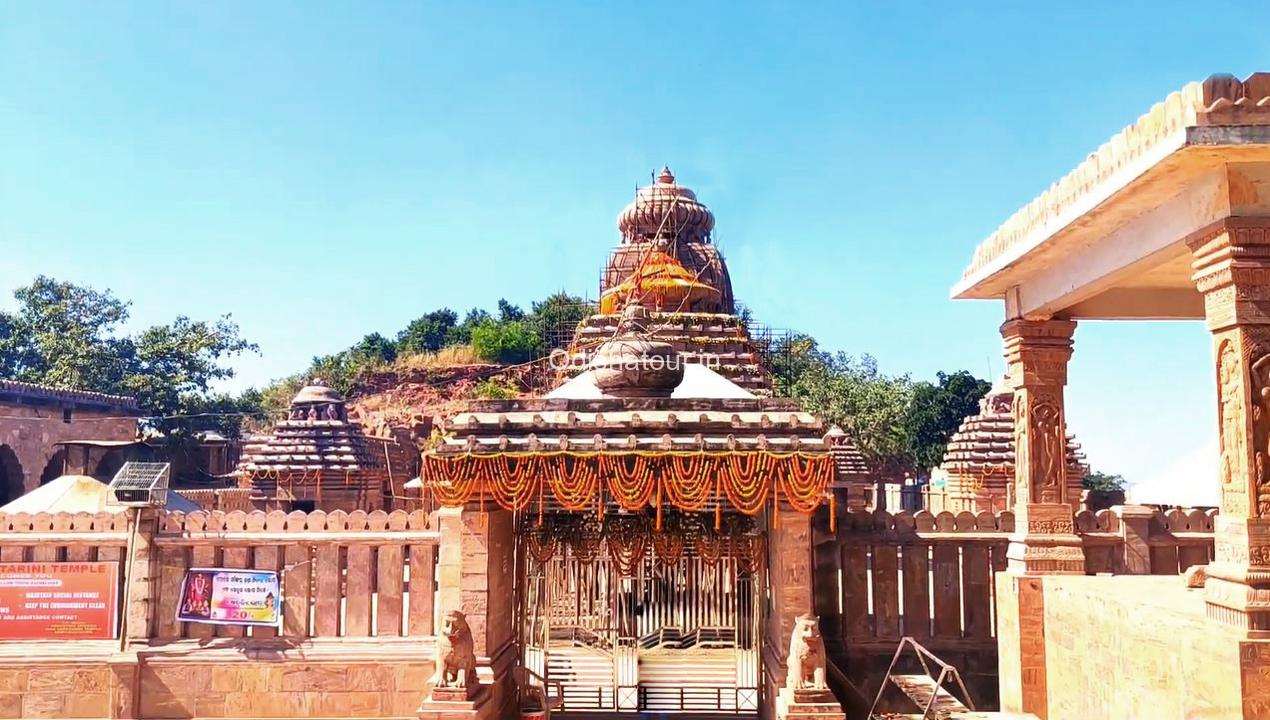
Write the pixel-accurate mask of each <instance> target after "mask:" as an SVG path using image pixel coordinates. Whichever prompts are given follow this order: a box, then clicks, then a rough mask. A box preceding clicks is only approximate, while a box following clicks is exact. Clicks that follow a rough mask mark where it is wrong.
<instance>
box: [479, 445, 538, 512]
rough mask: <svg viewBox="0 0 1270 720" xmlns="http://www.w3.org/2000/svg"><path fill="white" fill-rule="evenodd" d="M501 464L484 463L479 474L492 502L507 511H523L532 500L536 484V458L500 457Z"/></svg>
mask: <svg viewBox="0 0 1270 720" xmlns="http://www.w3.org/2000/svg"><path fill="white" fill-rule="evenodd" d="M501 460H502V462H501V463H499V462H497V461H495V462H488V463H484V472H483V473H482V474H481V476H482V479H483V480H484V481H485V484H486V486H487V487H489V489H490V494H491V495H493V496H494V502H496V503H498V505H499V506H500V507H503V508H506V509H508V510H523V509H525V508H526V507H528V506H529V503H530V501H532V500H533V499H534V493H533V490H534V489H535V488H534V486H535V485H536V484H537V480H538V477H537V472H538V462H537V460H538V459H537V458H534V457H525V458H510V457H506V456H504V457H502V458H501Z"/></svg>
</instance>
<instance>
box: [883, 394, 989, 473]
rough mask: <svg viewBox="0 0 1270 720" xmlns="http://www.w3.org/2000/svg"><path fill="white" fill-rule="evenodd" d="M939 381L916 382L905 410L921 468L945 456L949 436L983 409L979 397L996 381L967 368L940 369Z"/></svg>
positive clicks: (911, 445) (911, 448)
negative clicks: (980, 376)
mask: <svg viewBox="0 0 1270 720" xmlns="http://www.w3.org/2000/svg"><path fill="white" fill-rule="evenodd" d="M937 379H938V381H937V382H935V383H930V382H926V381H921V382H917V383H914V384H913V394H912V397H911V399H910V401H909V406H908V412H907V413H905V419H904V424H905V428H906V433H907V434H908V442H909V448H908V450H909V453H910V454H911V455H912V457H913V462H914V464H915V466H916V469H917V470H918V471H919V472H925V471H928V470H930V469H931V468H933V467H935V466H936V465H938V464H939V463H940V461H941V460H943V457H944V450H945V448H947V446H948V440H949V439H950V438H951V437H952V435H953V433H955V432H956V431H957V428H958V427H959V426H960V425H961V421H962V420H963V419H964V418H965V417H966V416H968V415H973V414H974V413H976V412H978V410H979V400H980V399H981V398H982V397H983V396H984V395H986V394H987V392H988V390H989V389H991V387H992V385H991V383H989V382H988V381H987V380H980V379H979V378H977V377H975V376H974V375H972V374H970V373H969V372H967V371H965V370H958V371H956V372H954V373H944V372H940V373H939V374H938V375H937Z"/></svg>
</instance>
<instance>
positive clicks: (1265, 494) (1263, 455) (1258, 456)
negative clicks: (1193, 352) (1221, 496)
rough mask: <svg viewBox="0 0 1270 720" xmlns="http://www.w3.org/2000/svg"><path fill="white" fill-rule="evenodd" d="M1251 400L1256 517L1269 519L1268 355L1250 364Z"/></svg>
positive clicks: (1269, 426) (1269, 420)
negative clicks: (1254, 446) (1254, 444)
mask: <svg viewBox="0 0 1270 720" xmlns="http://www.w3.org/2000/svg"><path fill="white" fill-rule="evenodd" d="M1252 399H1253V403H1252V405H1253V407H1252V437H1253V442H1255V443H1256V452H1255V454H1254V458H1255V460H1256V467H1255V471H1256V472H1255V475H1254V479H1255V481H1256V488H1257V499H1256V501H1257V515H1259V516H1261V517H1270V478H1267V477H1266V471H1267V468H1266V465H1267V458H1268V457H1270V353H1267V354H1264V355H1262V356H1261V357H1259V358H1257V360H1256V361H1254V362H1253V363H1252Z"/></svg>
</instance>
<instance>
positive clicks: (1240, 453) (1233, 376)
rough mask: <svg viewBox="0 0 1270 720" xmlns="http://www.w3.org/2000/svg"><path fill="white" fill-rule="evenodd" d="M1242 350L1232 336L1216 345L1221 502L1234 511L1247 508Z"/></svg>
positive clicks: (1241, 510)
mask: <svg viewBox="0 0 1270 720" xmlns="http://www.w3.org/2000/svg"><path fill="white" fill-rule="evenodd" d="M1240 391H1241V387H1240V377H1239V354H1238V352H1236V350H1235V348H1234V345H1232V344H1231V342H1230V341H1229V340H1225V341H1223V342H1222V344H1221V346H1220V347H1218V349H1217V404H1218V418H1217V420H1218V442H1219V443H1220V445H1219V449H1220V451H1221V484H1222V504H1223V506H1225V507H1224V509H1227V510H1230V511H1232V512H1245V511H1246V510H1247V503H1246V500H1245V498H1244V497H1243V496H1244V490H1243V489H1242V485H1241V481H1240V477H1241V472H1240V468H1241V466H1242V465H1243V462H1244V461H1243V460H1242V458H1243V457H1245V454H1244V428H1243V412H1242V407H1241V403H1240Z"/></svg>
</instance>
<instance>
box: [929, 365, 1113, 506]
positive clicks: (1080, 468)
mask: <svg viewBox="0 0 1270 720" xmlns="http://www.w3.org/2000/svg"><path fill="white" fill-rule="evenodd" d="M1013 405H1014V391H1013V390H1011V389H1010V387H1009V386H1008V385H1006V384H1005V383H1004V382H999V383H997V384H996V385H994V386H993V387H992V389H991V390H989V391H988V394H987V395H985V396H984V397H983V399H982V400H980V401H979V412H978V413H976V414H974V415H971V416H970V417H967V418H966V419H965V420H963V421H962V422H961V426H960V427H958V428H957V432H956V433H954V434H953V436H952V438H951V439H950V440H949V441H948V449H947V450H946V451H945V453H944V459H943V462H941V463H940V465H939V472H940V473H941V474H942V475H943V476H944V477H945V478H946V483H947V484H946V486H945V488H946V494H947V509H949V510H952V511H954V512H960V511H963V510H968V511H970V512H976V513H977V512H981V511H985V510H986V511H989V512H993V511H1000V510H1005V509H1007V508H1010V507H1013V505H1014V454H1015V450H1014V416H1013ZM1066 453H1067V465H1066V469H1065V472H1066V480H1065V482H1066V484H1067V501H1068V502H1069V503H1071V504H1072V506H1073V508H1077V509H1078V506H1079V505H1080V498H1081V480H1082V479H1083V478H1084V477H1085V475H1086V474H1087V472H1088V468H1087V467H1086V466H1085V458H1084V455H1083V454H1082V453H1081V451H1080V444H1079V443H1077V442H1076V438H1075V437H1073V436H1072V435H1071V434H1070V433H1069V434H1068V436H1067V451H1066Z"/></svg>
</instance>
